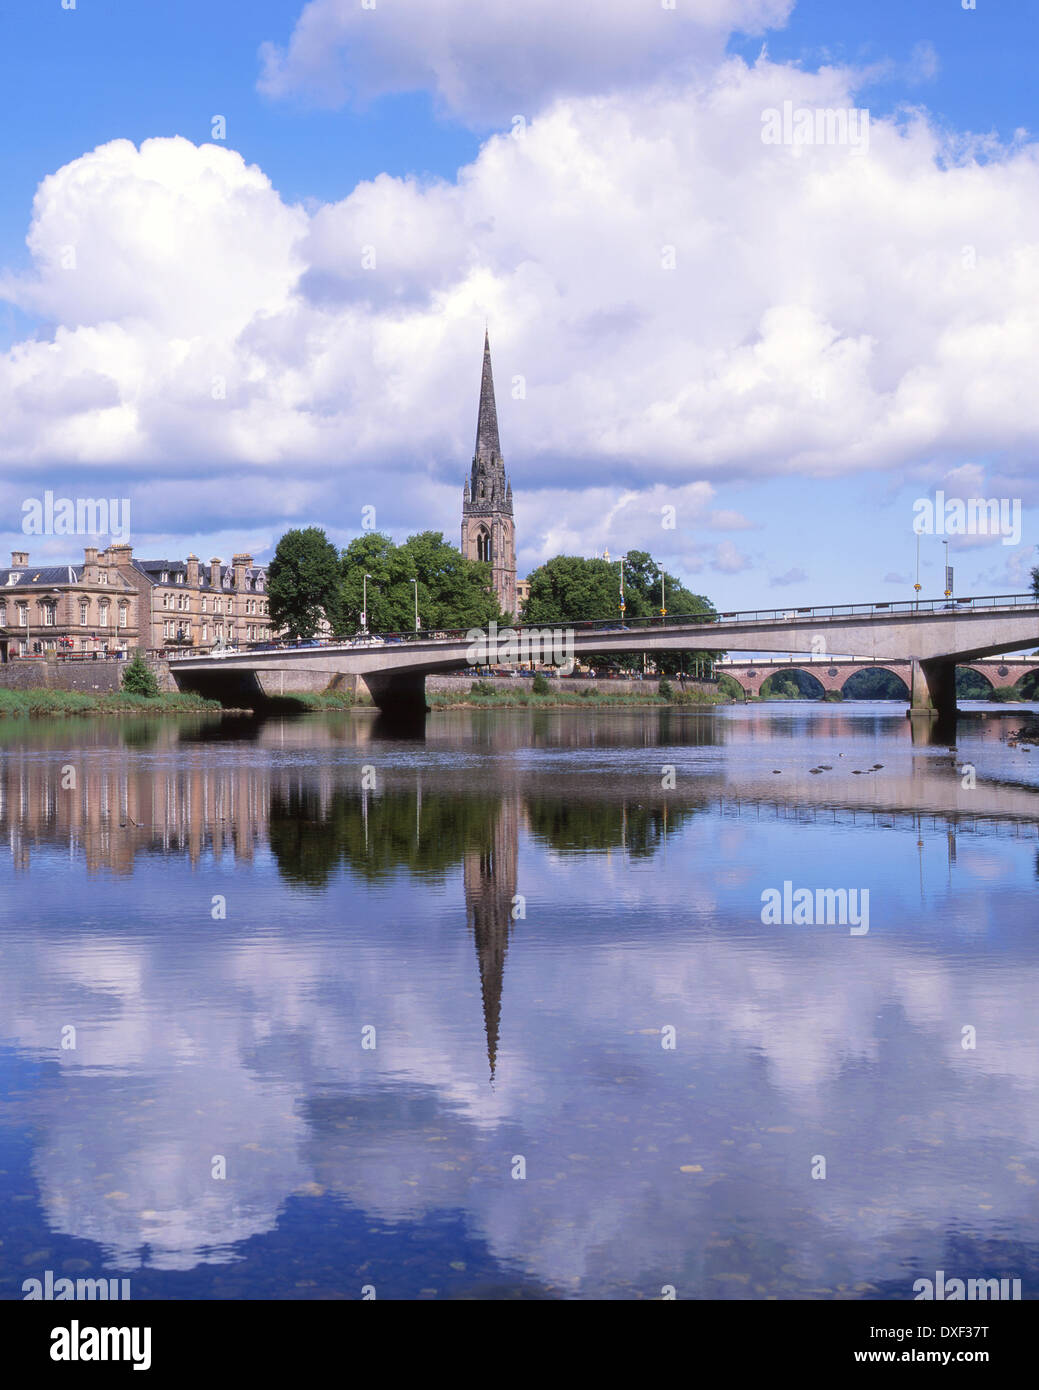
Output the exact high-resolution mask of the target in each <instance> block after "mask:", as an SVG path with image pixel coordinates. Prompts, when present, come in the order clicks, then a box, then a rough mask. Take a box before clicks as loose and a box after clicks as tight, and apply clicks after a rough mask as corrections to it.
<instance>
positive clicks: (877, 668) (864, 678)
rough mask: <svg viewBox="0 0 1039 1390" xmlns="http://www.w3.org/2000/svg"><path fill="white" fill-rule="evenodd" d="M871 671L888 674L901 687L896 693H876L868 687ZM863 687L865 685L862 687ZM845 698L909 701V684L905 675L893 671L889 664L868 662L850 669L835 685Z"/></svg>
mask: <svg viewBox="0 0 1039 1390" xmlns="http://www.w3.org/2000/svg"><path fill="white" fill-rule="evenodd" d="M873 672H878V673H880V672H883V674H884V675H885V676H890V677H891V678H892V679H893V680H896V681H897V682H898V684H899V685H900V686H901V687H902V689H901V692H900V693H899V694H898V695H877V694H875V693H874V692H873V691H871V690H870V689H869V686H870V685H871V684H872V683H873V682H871V681H870V676H871V675H872V673H873ZM863 687H866V688H865V689H863ZM837 688H838V689H839V690H840V692H841V694H842V695H843V696H844V698H845V699H846V700H905V701H906V702H908V701H909V698H910V696H909V685H908V682H907V681H906V679H905V676H903V675H900V674H899V672H898V671H893V670H892V669H891V667H890V666H882V665H880V664H879V663H874V662H870V664H869V665H868V666H860V667H859V669H858V670H857V671H852V672H851V674H850V675H849V676H847V678H846V679H844V680H843V683H842V684H841V685H839V686H838V687H837Z"/></svg>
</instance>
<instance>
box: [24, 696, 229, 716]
mask: <svg viewBox="0 0 1039 1390" xmlns="http://www.w3.org/2000/svg"><path fill="white" fill-rule="evenodd" d="M218 711H219V712H221V713H225V714H230V713H236V712H237V713H243V711H231V710H224V709H223V708H222V706H221V705H220V704H218V703H217V701H216V700H207V699H205V698H203V696H201V695H184V694H179V693H178V694H175V695H173V694H164V695H156V696H146V695H131V694H130V693H129V692H128V691H125V690H120V691H118V692H113V693H111V694H96V695H93V694H91V695H88V694H85V693H84V692H83V691H79V690H42V689H41V690H0V719H36V718H40V717H44V716H47V715H58V716H68V715H73V714H194V713H214V712H218Z"/></svg>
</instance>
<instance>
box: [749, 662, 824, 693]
mask: <svg viewBox="0 0 1039 1390" xmlns="http://www.w3.org/2000/svg"><path fill="white" fill-rule="evenodd" d="M795 674H796V675H798V676H802V677H806V678H807V684H808V691H807V693H805V694H801V693H800V690H799V693H798V697H797V698H800V699H804V700H821V699H822V698H823V696H824V695H825V694H826V692H827V690H828V689H830V688H831V687H830V686H828V685H827V684H826V683H825V680H826V678H825V676H824V673H823V672H821V671H814V670H812V669H811V668H810V667H809V666H807V665H806V666H798V665H796V664H795V663H793V662H791V664H790V665H789V666H783V667H781V668H780V669H779V670H778V671H772V672H771V673H770V674H769V675H768V676H767V677H766V679H765V680H763V681H762V682H761V691H762V694H765V695H770V694H772V690H773V683H774V682H776V683H779V682H782V681H783V680H784V679H786V678H787V677H789V676H792V675H795ZM794 683H795V684H797V682H794ZM766 686H767V687H768V689H767V690H766V689H765V687H766ZM790 698H791V699H793V698H795V697H794V696H791V697H790Z"/></svg>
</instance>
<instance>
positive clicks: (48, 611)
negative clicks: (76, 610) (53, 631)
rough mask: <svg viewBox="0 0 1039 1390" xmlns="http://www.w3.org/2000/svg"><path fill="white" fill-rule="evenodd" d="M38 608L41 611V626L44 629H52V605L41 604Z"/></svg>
mask: <svg viewBox="0 0 1039 1390" xmlns="http://www.w3.org/2000/svg"><path fill="white" fill-rule="evenodd" d="M40 607H41V608H42V609H43V626H44V627H53V626H54V604H53V603H42V604H41V605H40Z"/></svg>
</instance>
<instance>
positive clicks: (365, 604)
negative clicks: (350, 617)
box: [361, 574, 371, 634]
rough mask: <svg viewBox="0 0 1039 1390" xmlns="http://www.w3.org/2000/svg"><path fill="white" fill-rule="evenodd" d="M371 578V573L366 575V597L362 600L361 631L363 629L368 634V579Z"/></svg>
mask: <svg viewBox="0 0 1039 1390" xmlns="http://www.w3.org/2000/svg"><path fill="white" fill-rule="evenodd" d="M369 579H371V575H370V574H366V575H365V576H364V598H363V599H362V600H361V631H362V632H363V633H365V634H367V632H368V580H369Z"/></svg>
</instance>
